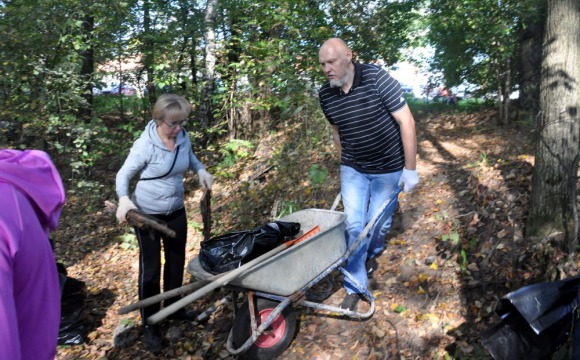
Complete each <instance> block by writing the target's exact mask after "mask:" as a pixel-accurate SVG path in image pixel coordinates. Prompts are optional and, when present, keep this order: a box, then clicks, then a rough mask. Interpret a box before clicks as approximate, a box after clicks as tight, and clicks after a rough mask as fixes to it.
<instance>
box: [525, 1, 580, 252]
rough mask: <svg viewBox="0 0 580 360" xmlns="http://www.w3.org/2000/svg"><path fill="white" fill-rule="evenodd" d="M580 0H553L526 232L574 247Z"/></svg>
mask: <svg viewBox="0 0 580 360" xmlns="http://www.w3.org/2000/svg"><path fill="white" fill-rule="evenodd" d="M579 23H580V2H578V0H549V1H548V17H547V22H546V28H545V34H544V44H543V52H542V59H543V60H542V72H541V81H540V115H539V118H538V125H537V130H538V131H537V132H538V136H539V139H538V142H537V143H536V160H535V166H534V172H533V179H532V186H533V190H532V203H531V209H530V214H529V217H528V221H527V235H530V236H534V237H539V238H540V239H541V238H543V237H546V236H548V235H550V234H562V235H563V237H564V239H565V242H564V243H563V244H562V247H563V248H564V249H566V250H568V251H570V252H573V251H575V250H576V249H575V247H576V245H577V244H576V241H577V237H578V218H577V214H576V213H577V208H576V205H577V204H576V183H577V172H578V160H579V145H580V141H579V137H580V124H579V121H580V119H579V114H578V112H579V109H578V107H579V106H580V91H579V87H578V86H579V85H578V82H579V81H580V27H579V26H578V24H579Z"/></svg>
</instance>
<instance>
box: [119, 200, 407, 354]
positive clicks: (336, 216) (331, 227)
mask: <svg viewBox="0 0 580 360" xmlns="http://www.w3.org/2000/svg"><path fill="white" fill-rule="evenodd" d="M398 194H399V191H396V192H395V193H393V194H392V196H391V197H390V198H389V199H387V200H386V201H385V203H384V204H383V205H382V206H381V208H380V210H379V211H378V212H377V214H375V216H374V217H373V218H372V219H371V221H370V222H369V223H368V224H367V226H366V227H365V228H364V230H363V231H362V233H361V234H360V235H359V236H358V237H357V239H356V240H355V241H354V242H353V244H352V245H351V246H350V247H348V248H347V246H346V241H345V220H346V214H344V213H342V212H337V211H333V210H321V209H305V210H300V211H297V212H294V213H292V214H289V215H287V216H284V217H282V218H280V219H279V220H280V221H287V222H298V223H300V225H301V229H306V230H308V229H316V230H315V231H316V233H315V234H314V235H310V236H309V235H308V233H306V234H305V235H304V236H303V237H301V238H299V239H300V241H299V242H298V243H296V244H290V245H287V244H285V245H282V246H280V247H278V248H277V249H274V250H272V251H271V252H270V253H267V254H264V255H262V256H261V257H258V258H256V259H254V260H252V261H250V262H249V263H247V264H245V265H243V266H242V267H240V268H239V269H236V270H232V271H230V272H229V273H225V274H219V275H212V274H210V273H208V272H206V271H205V270H204V269H203V268H202V267H201V264H200V260H199V257H195V258H194V259H193V260H191V261H190V262H189V263H188V266H187V271H188V273H190V274H191V275H193V276H194V277H196V278H197V279H200V281H198V282H197V283H193V284H189V285H186V286H184V287H183V288H180V289H175V290H172V291H171V292H167V293H164V294H165V295H171V296H175V295H177V294H180V293H183V292H184V291H186V290H187V291H189V290H192V289H194V290H195V289H197V290H196V291H195V292H194V293H192V294H190V295H188V296H186V297H184V298H182V299H180V300H178V301H177V302H175V303H173V304H171V305H169V306H168V307H166V308H164V309H162V310H160V311H159V312H158V313H156V314H153V315H152V316H150V317H149V318H148V319H147V322H148V323H149V324H155V323H158V322H160V321H162V320H163V319H165V318H166V317H167V316H169V315H171V314H172V313H174V312H176V311H177V310H179V309H181V308H183V307H184V306H187V305H189V304H191V303H192V302H194V301H195V300H197V299H199V298H201V297H202V296H204V295H206V294H207V293H209V292H211V291H212V290H214V289H216V288H219V287H222V286H227V287H229V288H231V289H232V290H233V291H237V292H243V293H245V294H246V296H247V300H246V301H245V302H244V303H243V304H242V305H241V306H240V307H238V306H237V303H236V298H237V297H236V296H234V297H233V299H234V321H233V325H232V328H231V330H230V332H229V334H228V338H227V344H226V347H227V350H228V351H229V352H230V353H231V354H232V355H239V356H241V357H248V358H253V359H271V358H274V357H276V356H278V355H280V354H281V353H283V352H284V351H285V350H286V348H287V347H288V346H289V345H290V344H291V342H292V340H293V338H294V335H295V334H296V331H297V327H298V326H297V325H298V319H297V315H296V312H295V308H296V307H298V306H302V307H307V308H312V309H315V310H319V311H325V312H330V313H331V314H333V315H335V316H341V317H347V318H352V319H360V320H364V319H368V318H370V317H371V316H372V315H373V314H374V311H375V301H374V297H373V295H372V294H371V293H370V292H369V291H368V290H367V289H366V288H364V287H363V286H362V285H360V284H359V283H358V282H357V281H356V279H354V277H353V276H352V275H351V274H350V273H349V272H348V271H346V270H345V269H344V267H342V265H343V264H345V263H346V261H347V259H348V258H349V256H350V255H351V254H352V253H353V252H354V251H355V250H356V249H357V248H358V246H359V245H360V244H361V242H362V240H363V239H364V238H365V237H366V236H367V234H368V233H369V232H371V233H372V232H373V231H374V228H375V225H376V226H379V225H381V224H379V223H377V220H378V219H379V218H385V217H386V216H383V215H392V213H393V212H394V211H395V210H396V205H397V201H396V200H397V197H398ZM335 203H336V202H335ZM334 207H335V206H333V208H334ZM302 239H304V240H302ZM272 252H276V253H275V254H273V253H272ZM337 269H338V270H339V271H340V272H341V273H342V274H343V275H344V276H345V277H347V278H349V279H350V280H351V281H352V282H353V283H354V284H355V286H356V287H357V288H358V290H359V291H360V293H362V294H363V296H364V297H365V299H366V300H367V301H368V303H369V305H370V306H369V309H368V310H367V311H366V312H362V313H361V312H358V311H351V310H348V309H342V308H339V307H336V306H330V305H325V304H322V303H319V302H314V301H310V300H308V299H307V297H306V293H307V292H308V291H309V290H310V289H311V288H312V287H314V286H315V285H317V284H319V283H320V282H321V281H322V280H323V279H325V278H326V277H327V276H328V275H329V274H330V273H332V272H333V271H335V270H337ZM164 294H160V295H157V296H156V297H153V298H149V299H144V300H142V301H140V302H138V303H135V304H132V305H129V306H127V307H125V308H122V309H120V310H119V313H120V314H123V313H127V312H128V311H131V310H135V309H137V308H140V307H143V306H147V305H150V304H151V303H155V302H159V301H160V300H161V298H162V296H163V295H164Z"/></svg>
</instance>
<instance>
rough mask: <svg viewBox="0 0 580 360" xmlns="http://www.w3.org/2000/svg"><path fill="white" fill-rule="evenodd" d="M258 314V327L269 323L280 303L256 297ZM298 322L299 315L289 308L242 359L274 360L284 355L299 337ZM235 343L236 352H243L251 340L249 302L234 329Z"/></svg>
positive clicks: (243, 308) (235, 320) (275, 320)
mask: <svg viewBox="0 0 580 360" xmlns="http://www.w3.org/2000/svg"><path fill="white" fill-rule="evenodd" d="M254 302H255V310H256V323H257V326H260V324H261V323H262V322H263V321H264V320H266V318H267V317H268V315H270V314H271V313H272V311H274V308H276V306H278V304H280V303H279V302H276V301H272V300H268V299H263V298H259V297H256V298H254ZM297 323H298V319H297V316H296V312H295V311H294V310H292V308H291V307H286V308H285V309H284V310H282V312H281V313H280V314H279V315H278V316H277V317H276V319H274V321H273V322H272V324H271V325H270V327H269V328H268V329H266V330H265V331H264V332H263V333H262V334H261V335H260V336H259V337H258V339H256V341H255V342H254V344H252V346H251V347H250V348H249V349H248V350H247V351H246V352H245V353H244V354H242V355H241V358H242V359H258V360H262V359H264V360H265V359H272V358H274V357H276V356H278V355H280V354H282V353H283V352H284V350H286V348H287V347H288V346H290V343H292V340H293V339H294V335H295V334H296V329H297ZM232 333H233V342H234V345H235V346H236V348H240V347H241V346H242V345H244V343H245V342H246V340H247V339H248V338H249V337H250V336H251V334H252V330H251V320H250V308H249V306H248V302H247V301H246V302H244V303H243V304H242V306H241V308H240V310H239V312H238V314H237V315H236V318H235V319H234V324H233V328H232Z"/></svg>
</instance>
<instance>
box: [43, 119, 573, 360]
mask: <svg viewBox="0 0 580 360" xmlns="http://www.w3.org/2000/svg"><path fill="white" fill-rule="evenodd" d="M494 116H495V115H494V112H493V111H491V110H487V111H482V112H479V113H476V114H465V113H456V112H453V111H448V112H442V113H439V112H438V113H429V112H423V113H421V112H416V113H415V117H416V120H417V134H418V140H419V161H418V171H419V173H420V176H421V183H420V185H419V187H418V188H417V189H416V190H415V191H414V192H412V193H410V194H403V195H401V197H400V200H401V201H400V207H399V209H398V211H397V213H396V214H395V215H394V221H393V227H392V230H391V232H390V233H389V234H388V236H387V238H386V239H385V242H386V244H387V246H386V250H385V252H384V253H383V254H382V256H381V257H380V258H379V259H378V264H379V268H378V270H377V271H376V272H375V273H374V275H373V279H372V281H371V285H372V292H373V294H374V297H375V300H376V311H375V313H374V315H373V317H372V318H370V319H369V320H366V321H352V320H347V319H342V318H337V317H333V316H329V315H328V314H323V313H320V312H316V311H313V310H308V309H304V308H300V307H297V308H296V310H297V311H298V312H299V319H300V322H299V324H300V325H299V331H298V332H297V335H296V337H295V339H294V341H293V342H292V344H291V345H290V347H289V348H288V349H287V350H286V351H285V352H284V353H283V354H282V355H281V356H280V357H279V358H280V359H320V360H323V359H387V358H397V356H400V357H401V358H404V359H437V358H441V359H443V358H463V359H466V358H467V359H488V358H490V356H489V355H488V353H487V352H486V350H485V349H484V348H483V347H482V346H481V345H480V335H479V334H480V332H481V331H482V330H484V329H487V328H488V327H489V326H490V325H491V324H494V323H496V322H497V320H498V319H497V316H496V315H495V314H494V307H495V304H496V302H497V300H498V299H499V298H500V297H501V296H503V295H505V294H506V293H508V292H510V291H512V290H515V289H517V288H519V287H521V286H524V285H527V284H530V283H534V282H537V281H545V280H548V279H556V278H564V277H566V276H570V275H574V272H573V271H572V270H568V267H565V266H560V267H559V268H558V269H557V270H556V268H555V266H554V265H553V264H556V263H558V261H559V260H561V257H562V256H563V255H562V254H561V253H559V252H558V251H557V250H553V249H552V248H551V247H550V246H549V243H545V242H544V243H540V244H539V245H535V244H533V243H531V242H529V241H526V239H524V224H525V217H526V209H527V208H528V206H529V195H530V190H531V170H532V164H533V156H532V154H533V152H532V145H531V144H532V141H531V139H530V137H529V136H528V135H529V133H530V131H529V129H524V128H522V129H517V128H497V127H495V126H494V125H493V120H492V119H493V117H494ZM214 155H215V154H214ZM201 157H202V158H203V159H204V162H205V163H207V164H210V165H212V169H213V171H214V172H215V173H216V174H218V176H217V179H216V185H215V188H214V191H213V199H212V213H213V214H212V215H213V228H212V232H213V234H214V235H216V234H221V233H224V232H226V231H230V230H243V229H248V228H250V227H253V226H257V225H260V224H262V223H263V222H265V221H267V220H269V219H272V217H275V216H277V215H280V214H284V213H287V212H291V211H295V210H297V209H299V208H321V209H329V208H330V207H331V205H332V202H333V200H334V198H335V196H336V194H337V193H338V189H339V183H338V178H337V175H338V174H337V170H338V164H337V161H336V160H335V158H334V150H333V148H332V144H331V139H330V133H329V131H328V129H327V128H325V127H324V125H318V126H316V125H309V124H303V125H300V126H294V127H288V128H285V129H284V131H282V132H272V133H271V135H270V136H269V137H268V138H265V139H262V141H261V142H260V144H258V146H257V148H256V149H255V151H254V155H252V156H250V157H247V158H245V159H243V160H238V161H237V163H236V164H235V165H233V166H231V167H228V168H227V169H224V168H223V167H220V166H219V164H217V163H214V162H216V161H217V160H215V159H217V157H215V156H212V153H211V152H208V153H205V154H203V155H201ZM122 161H123V159H119V158H118V157H115V156H112V157H110V158H108V159H107V161H104V162H103V165H102V166H101V167H100V168H98V169H95V171H94V176H96V177H99V178H100V179H101V181H103V182H106V183H108V184H110V188H107V189H105V190H104V191H103V192H102V194H101V197H102V200H104V199H114V192H113V187H114V174H115V171H116V169H118V167H119V166H120V165H121V162H122ZM313 164H316V165H317V167H316V168H315V169H313V168H312V165H313ZM309 171H310V175H311V178H316V177H317V176H318V177H320V174H325V172H326V171H328V177H327V178H326V180H325V181H324V182H323V183H321V184H317V183H314V182H312V181H310V180H309V176H308V174H309ZM313 171H314V174H313V173H312V172H313ZM323 178H324V175H323ZM186 188H187V189H189V190H190V192H189V193H188V195H187V209H188V214H189V218H190V227H189V228H190V234H189V242H188V248H187V258H188V259H192V258H193V257H195V256H196V254H197V252H198V249H199V242H200V240H201V239H202V236H201V225H200V224H201V223H202V221H201V215H200V212H199V201H200V197H201V192H200V190H199V189H198V188H197V184H196V179H189V180H187V182H186ZM86 204H87V201H86V199H83V198H78V197H75V196H74V195H71V196H69V199H68V203H67V205H66V208H65V210H64V213H63V217H62V221H61V225H60V228H59V230H58V231H56V232H55V233H54V234H53V237H54V238H55V240H56V254H57V258H58V260H59V261H61V262H63V263H64V264H65V265H66V266H67V269H68V274H69V276H72V277H74V278H76V279H79V280H82V281H84V282H85V283H86V285H87V293H88V297H87V306H86V308H85V311H84V313H85V323H86V324H87V327H88V332H87V333H88V339H87V342H86V343H84V344H82V345H74V346H61V347H59V350H58V357H57V358H58V359H81V358H82V359H228V358H232V357H231V356H230V355H229V354H228V352H227V351H226V349H225V342H226V339H227V335H228V332H229V330H230V328H231V325H232V321H233V312H232V310H231V309H230V308H229V306H228V304H227V301H226V303H225V304H224V301H223V300H224V299H225V297H226V296H227V295H228V294H230V292H229V291H228V290H226V289H221V290H218V291H214V292H211V293H209V294H207V295H206V296H204V297H203V298H202V299H200V300H198V301H197V302H195V303H194V304H192V305H191V306H190V307H191V308H192V309H195V310H198V311H203V310H205V309H208V308H210V307H211V306H214V307H215V311H214V312H213V313H212V314H211V315H210V317H209V319H207V320H206V321H202V322H200V323H197V322H196V323H188V322H177V321H163V322H162V327H163V331H164V333H167V341H166V345H165V346H164V347H163V348H162V349H160V350H158V351H155V352H151V351H149V350H148V349H147V347H146V346H145V345H144V344H143V343H142V337H141V335H140V334H139V332H138V329H139V327H138V326H137V327H135V328H133V330H132V331H131V325H135V324H139V321H140V320H139V315H138V313H137V312H133V313H130V314H128V315H122V316H119V315H117V310H118V309H119V308H120V307H122V306H125V305H128V304H130V303H132V302H135V301H136V300H137V289H136V277H137V272H138V253H137V248H136V243H135V241H134V239H133V238H132V237H131V236H130V229H129V228H128V227H124V226H121V225H117V224H116V222H115V220H114V216H113V215H111V214H109V213H107V212H106V211H104V210H103V209H101V208H96V209H87V208H86V206H87V205H86ZM85 214H89V215H85ZM186 279H187V280H188V281H189V279H190V277H189V275H187V274H186ZM331 280H332V284H333V291H332V292H331V293H330V294H329V296H328V298H326V299H325V300H324V301H323V302H324V303H325V304H332V305H338V304H339V303H340V301H341V300H342V297H343V296H344V290H343V289H342V288H341V285H340V282H341V277H340V276H339V275H338V274H333V276H332V277H331ZM364 306H365V305H364V304H361V305H360V307H361V308H363V307H364ZM121 325H123V326H127V327H129V330H127V331H125V332H124V333H123V334H122V335H123V336H124V337H125V338H128V339H129V341H128V344H127V345H125V346H123V347H115V346H113V337H114V332H115V331H116V330H117V329H118V328H119V327H120V326H121ZM117 331H118V330H117Z"/></svg>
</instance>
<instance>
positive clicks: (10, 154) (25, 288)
mask: <svg viewBox="0 0 580 360" xmlns="http://www.w3.org/2000/svg"><path fill="white" fill-rule="evenodd" d="M0 199H2V206H0V359H19V360H20V359H22V360H49V359H54V358H55V356H56V348H57V342H58V329H59V324H60V286H59V282H58V273H57V268H56V262H55V260H54V256H53V254H52V247H51V244H50V240H49V231H50V230H51V229H55V228H56V226H57V224H58V219H59V216H60V211H61V208H62V206H63V205H64V200H65V192H64V188H63V186H62V182H61V178H60V175H59V174H58V172H57V170H56V168H55V167H54V165H53V164H52V162H51V160H50V158H49V156H48V155H47V154H46V153H44V152H42V151H38V150H26V151H17V150H0Z"/></svg>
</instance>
